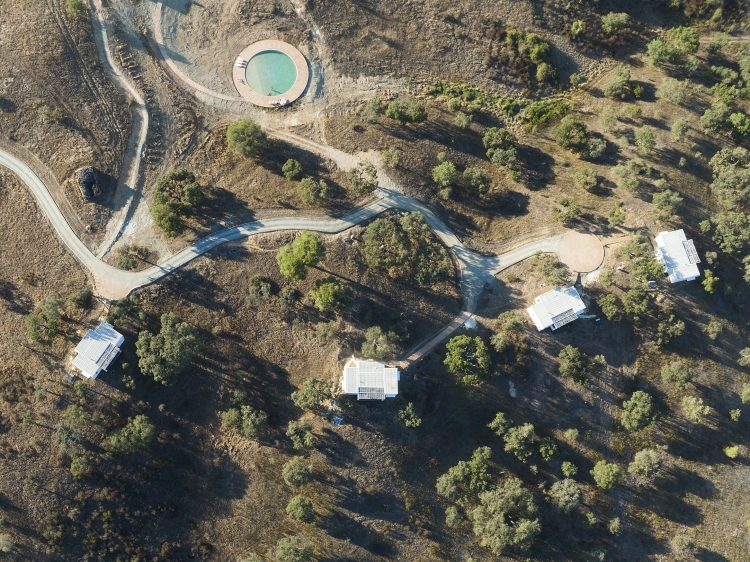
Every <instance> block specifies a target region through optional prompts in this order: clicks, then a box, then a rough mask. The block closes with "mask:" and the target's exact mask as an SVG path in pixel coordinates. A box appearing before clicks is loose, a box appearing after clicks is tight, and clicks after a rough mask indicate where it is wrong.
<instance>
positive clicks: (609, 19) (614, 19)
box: [601, 12, 630, 35]
mask: <svg viewBox="0 0 750 562" xmlns="http://www.w3.org/2000/svg"><path fill="white" fill-rule="evenodd" d="M601 18H602V29H603V30H604V33H607V34H609V35H614V34H615V33H617V32H618V31H622V30H623V29H625V28H626V27H627V26H628V24H629V23H630V16H629V15H628V14H626V13H623V12H621V13H614V12H610V13H608V14H607V15H605V16H601Z"/></svg>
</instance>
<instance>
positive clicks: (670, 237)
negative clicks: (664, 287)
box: [655, 229, 701, 283]
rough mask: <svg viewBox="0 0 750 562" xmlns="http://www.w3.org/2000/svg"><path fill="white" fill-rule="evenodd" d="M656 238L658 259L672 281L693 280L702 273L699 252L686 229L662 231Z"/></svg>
mask: <svg viewBox="0 0 750 562" xmlns="http://www.w3.org/2000/svg"><path fill="white" fill-rule="evenodd" d="M655 240H656V246H657V247H656V252H655V253H656V261H658V262H659V263H661V264H662V265H663V266H664V272H665V273H666V274H667V275H668V276H669V282H670V283H679V282H680V281H692V280H693V279H695V278H696V277H698V276H699V275H700V274H701V273H700V271H699V270H698V265H697V264H699V263H700V262H701V260H700V258H699V257H698V252H697V251H696V249H695V245H694V244H693V241H692V240H688V239H687V236H685V231H684V230H682V229H680V230H673V231H672V232H660V233H659V235H658V236H657V237H656V238H655Z"/></svg>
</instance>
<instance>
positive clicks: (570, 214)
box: [550, 197, 581, 224]
mask: <svg viewBox="0 0 750 562" xmlns="http://www.w3.org/2000/svg"><path fill="white" fill-rule="evenodd" d="M550 213H551V215H552V220H555V221H557V222H561V223H563V224H565V223H566V222H569V221H571V220H573V219H574V218H576V217H577V216H578V215H579V214H580V213H581V205H580V204H579V203H578V201H576V200H575V198H573V197H555V204H554V205H553V207H552V209H551V210H550Z"/></svg>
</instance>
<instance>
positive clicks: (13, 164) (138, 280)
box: [0, 0, 562, 367]
mask: <svg viewBox="0 0 750 562" xmlns="http://www.w3.org/2000/svg"><path fill="white" fill-rule="evenodd" d="M93 2H94V11H95V14H96V17H97V20H98V24H99V25H98V26H97V25H94V30H95V35H96V39H97V43H98V44H99V45H100V52H101V53H103V54H104V58H105V59H106V61H105V62H106V63H107V67H108V71H109V75H110V76H111V78H112V80H113V81H114V82H115V83H116V84H117V85H118V86H119V87H120V88H121V89H122V90H123V91H124V92H126V93H128V94H129V95H130V96H132V98H133V99H134V100H135V103H136V104H137V106H136V108H135V110H134V114H135V116H136V117H138V118H139V119H138V120H137V121H136V123H134V129H133V133H132V134H131V138H130V146H129V150H128V155H129V156H128V157H126V158H129V159H128V160H127V161H126V165H125V167H124V169H125V170H127V175H128V183H127V184H126V185H127V190H126V191H124V192H123V195H122V197H123V198H124V200H123V202H122V206H121V211H120V214H119V216H117V218H116V220H115V221H114V226H113V227H112V229H111V230H110V232H109V233H108V236H107V239H106V240H105V242H104V243H103V244H102V245H101V246H100V247H99V249H98V254H97V255H95V254H94V253H92V252H91V251H90V250H89V249H88V248H87V247H86V245H85V244H84V243H83V242H82V241H81V240H80V239H79V238H78V237H77V236H76V234H75V232H74V231H73V229H72V228H71V227H70V225H69V224H68V223H67V221H66V220H65V217H64V216H63V214H62V213H61V212H60V209H59V207H58V206H57V204H56V203H55V201H54V200H53V198H52V196H51V195H50V190H49V189H48V188H47V186H46V185H45V183H44V181H43V180H42V179H40V178H39V176H38V175H37V174H36V173H35V172H34V171H33V170H32V169H31V168H30V167H29V166H28V165H27V164H26V163H25V162H23V161H22V160H21V159H20V158H18V157H16V156H15V155H13V154H11V153H9V152H5V151H3V150H1V149H0V165H2V166H5V167H6V168H8V169H9V170H11V171H12V172H14V173H15V174H17V175H18V177H19V178H20V179H21V181H22V182H23V183H25V184H26V185H27V186H28V187H29V189H30V190H31V192H32V193H33V194H34V196H35V197H36V199H37V201H38V202H39V205H40V207H41V209H42V211H43V212H44V213H45V215H46V216H47V218H48V219H49V221H50V223H51V224H52V226H53V228H54V229H55V231H56V232H57V234H58V236H59V237H60V239H61V240H62V241H63V243H64V244H65V245H66V246H67V247H68V248H69V249H70V251H71V252H72V253H73V255H74V256H75V257H76V258H77V259H78V260H79V261H80V262H81V263H82V264H83V265H84V266H85V267H86V268H87V269H88V270H89V271H90V272H91V274H92V276H93V277H94V282H95V286H96V292H97V294H98V295H99V296H101V297H102V298H105V299H109V300H115V299H119V298H122V297H124V296H127V295H128V294H129V293H131V292H132V291H133V290H135V289H137V288H139V287H143V286H146V285H149V284H151V283H154V282H156V281H158V280H159V279H161V278H163V277H165V276H166V275H169V274H170V273H172V272H173V271H175V270H176V269H178V268H180V267H182V266H183V265H185V264H188V263H190V261H192V260H193V259H195V258H196V257H198V256H200V255H202V254H204V253H206V252H208V251H209V250H211V249H213V248H216V247H217V246H219V245H221V244H224V243H226V242H230V241H234V240H239V239H242V238H245V237H248V236H253V235H255V234H260V233H264V232H275V231H281V230H310V231H315V232H322V233H327V234H334V233H338V232H342V231H344V230H347V229H349V228H351V227H353V226H355V225H357V224H360V223H362V222H364V221H367V220H369V219H371V218H373V217H375V216H376V215H378V214H380V213H382V212H383V211H386V210H388V209H400V210H403V211H410V212H411V211H418V212H420V213H422V214H423V215H424V217H425V220H426V222H427V224H428V225H429V226H430V227H431V228H432V229H433V230H434V231H435V233H436V235H437V236H438V237H439V238H440V240H441V241H442V242H443V244H445V246H447V247H448V249H449V250H450V251H451V252H452V253H453V255H454V256H455V258H456V261H457V263H458V264H459V267H460V273H461V283H460V284H461V291H462V293H463V296H464V309H463V311H462V312H461V314H460V315H459V316H457V317H456V318H455V319H454V321H453V322H451V323H450V324H449V325H448V326H446V327H445V328H444V329H443V330H441V331H440V332H439V333H438V334H436V335H435V336H433V337H431V338H430V339H428V340H427V341H426V342H424V343H423V344H421V345H420V346H418V347H417V348H416V349H415V350H413V351H412V352H411V353H410V354H409V356H408V357H407V358H406V359H405V360H404V361H402V362H401V364H402V366H404V367H406V366H408V365H409V364H411V363H413V362H416V361H418V360H419V359H421V358H422V357H424V356H425V355H426V354H427V353H429V351H431V350H432V348H434V347H435V346H436V345H437V344H438V343H440V341H442V340H443V339H445V338H446V337H448V336H449V335H450V334H451V333H452V332H453V331H455V330H456V329H458V328H460V327H461V326H462V325H463V323H464V322H465V321H466V320H467V319H468V318H470V317H471V316H472V313H473V311H474V302H475V300H476V298H477V297H478V296H479V294H480V293H481V292H482V290H483V288H484V285H485V284H486V283H488V282H491V281H492V279H493V278H494V275H495V274H496V273H498V272H499V271H501V270H503V269H505V268H507V267H510V266H511V265H513V264H515V263H518V262H520V261H522V260H525V259H527V258H529V257H531V256H532V255H534V254H535V253H536V252H552V253H556V252H557V250H558V247H559V244H560V240H561V238H562V235H559V236H553V237H550V238H545V239H542V240H537V241H534V242H531V243H529V244H526V245H524V246H521V247H520V248H516V249H514V250H512V251H510V252H507V253H505V254H501V255H497V256H484V255H480V254H478V253H476V252H474V251H472V250H470V249H468V248H466V247H465V246H464V245H463V244H462V243H461V241H460V240H459V239H458V237H457V236H456V235H455V234H454V233H453V232H452V231H451V230H450V229H449V228H448V227H447V226H446V225H445V224H444V223H443V222H442V221H441V220H440V219H439V218H438V217H437V216H436V215H435V214H434V213H433V212H432V211H431V210H430V209H429V208H428V207H427V206H426V205H424V204H423V203H421V202H419V201H417V200H416V199H413V198H411V197H408V196H407V195H404V194H403V193H402V192H401V191H402V190H401V189H400V187H399V186H398V185H397V184H396V183H395V182H393V181H392V180H391V178H389V177H388V176H387V175H385V173H383V171H382V169H379V181H380V187H378V188H377V190H376V191H375V193H374V195H375V196H376V197H375V200H374V201H373V202H372V203H370V204H368V205H366V206H364V207H361V208H359V209H357V210H355V211H354V212H352V213H350V214H349V215H347V216H345V217H342V218H338V219H334V218H331V219H312V218H300V217H293V218H275V219H270V220H267V221H254V222H249V223H246V224H242V225H239V226H235V227H232V228H226V229H224V230H221V231H218V232H216V233H214V234H211V235H209V236H206V237H205V238H202V239H201V240H199V241H198V242H196V243H195V244H192V245H191V246H188V247H187V248H184V249H183V250H181V251H180V252H178V253H177V254H175V255H173V256H171V257H169V258H168V259H166V260H164V261H162V262H161V263H159V264H158V265H156V266H154V267H151V268H149V269H146V270H144V271H139V272H128V271H122V270H120V269H117V268H115V267H112V266H111V265H109V264H107V263H105V262H104V261H102V259H101V258H102V257H103V256H104V255H106V253H107V252H108V251H109V248H111V247H112V244H114V242H115V241H116V240H117V238H118V237H119V235H120V233H121V232H122V231H123V230H124V228H125V227H126V226H127V222H128V219H129V217H130V216H131V215H132V211H133V209H131V208H130V207H131V206H132V202H133V201H134V194H135V189H136V183H137V180H138V174H139V168H140V161H141V155H142V152H143V146H144V143H145V140H146V135H147V133H148V111H147V108H146V105H145V102H144V101H143V98H142V97H141V96H140V94H139V93H138V91H137V90H136V89H135V87H134V86H132V84H131V83H130V82H129V81H128V79H127V78H126V77H125V75H124V74H123V73H122V72H121V71H120V70H119V69H118V68H117V66H116V65H115V64H114V62H113V60H112V58H111V55H110V45H109V39H108V34H107V24H106V23H105V20H104V17H103V15H102V11H101V4H100V0H93ZM157 10H159V11H160V6H159V5H157ZM157 37H160V32H159V35H157ZM162 55H164V56H165V58H166V59H167V64H169V61H168V53H166V51H162ZM170 66H172V65H170ZM172 70H173V71H175V72H177V73H178V75H181V74H182V73H181V72H180V71H179V69H177V68H176V66H174V67H172ZM191 82H192V81H190V82H188V86H189V87H190V88H191V89H192V91H193V92H194V93H195V92H197V91H200V92H202V93H204V94H207V93H208V95H214V94H216V93H215V92H211V91H210V90H208V92H207V91H206V90H207V89H206V88H203V87H199V88H195V86H200V85H196V84H194V83H191ZM209 92H210V93H209ZM219 96H221V95H220V94H219ZM269 133H270V134H271V135H272V136H275V137H277V138H282V139H284V140H285V141H287V142H289V143H291V144H295V145H297V146H300V147H302V148H305V149H306V150H310V151H313V152H315V153H318V154H321V155H323V156H326V157H328V158H331V159H332V160H334V161H335V162H336V163H337V165H339V166H340V167H341V168H343V169H347V168H350V167H352V166H354V165H356V164H357V163H358V162H359V160H360V159H359V158H358V157H356V156H353V155H351V154H346V153H344V152H342V151H340V150H337V149H334V148H332V147H329V146H325V145H321V144H318V143H315V142H313V141H310V140H309V139H304V138H302V137H298V136H297V135H294V134H291V133H289V132H286V131H282V130H275V129H272V130H270V131H269ZM124 173H125V172H124Z"/></svg>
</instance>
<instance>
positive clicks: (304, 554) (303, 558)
mask: <svg viewBox="0 0 750 562" xmlns="http://www.w3.org/2000/svg"><path fill="white" fill-rule="evenodd" d="M313 553H314V549H313V547H312V546H310V545H305V546H303V545H301V544H300V542H299V539H298V538H297V537H285V538H283V539H281V540H279V542H278V543H276V562H309V561H310V560H312V557H313Z"/></svg>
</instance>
